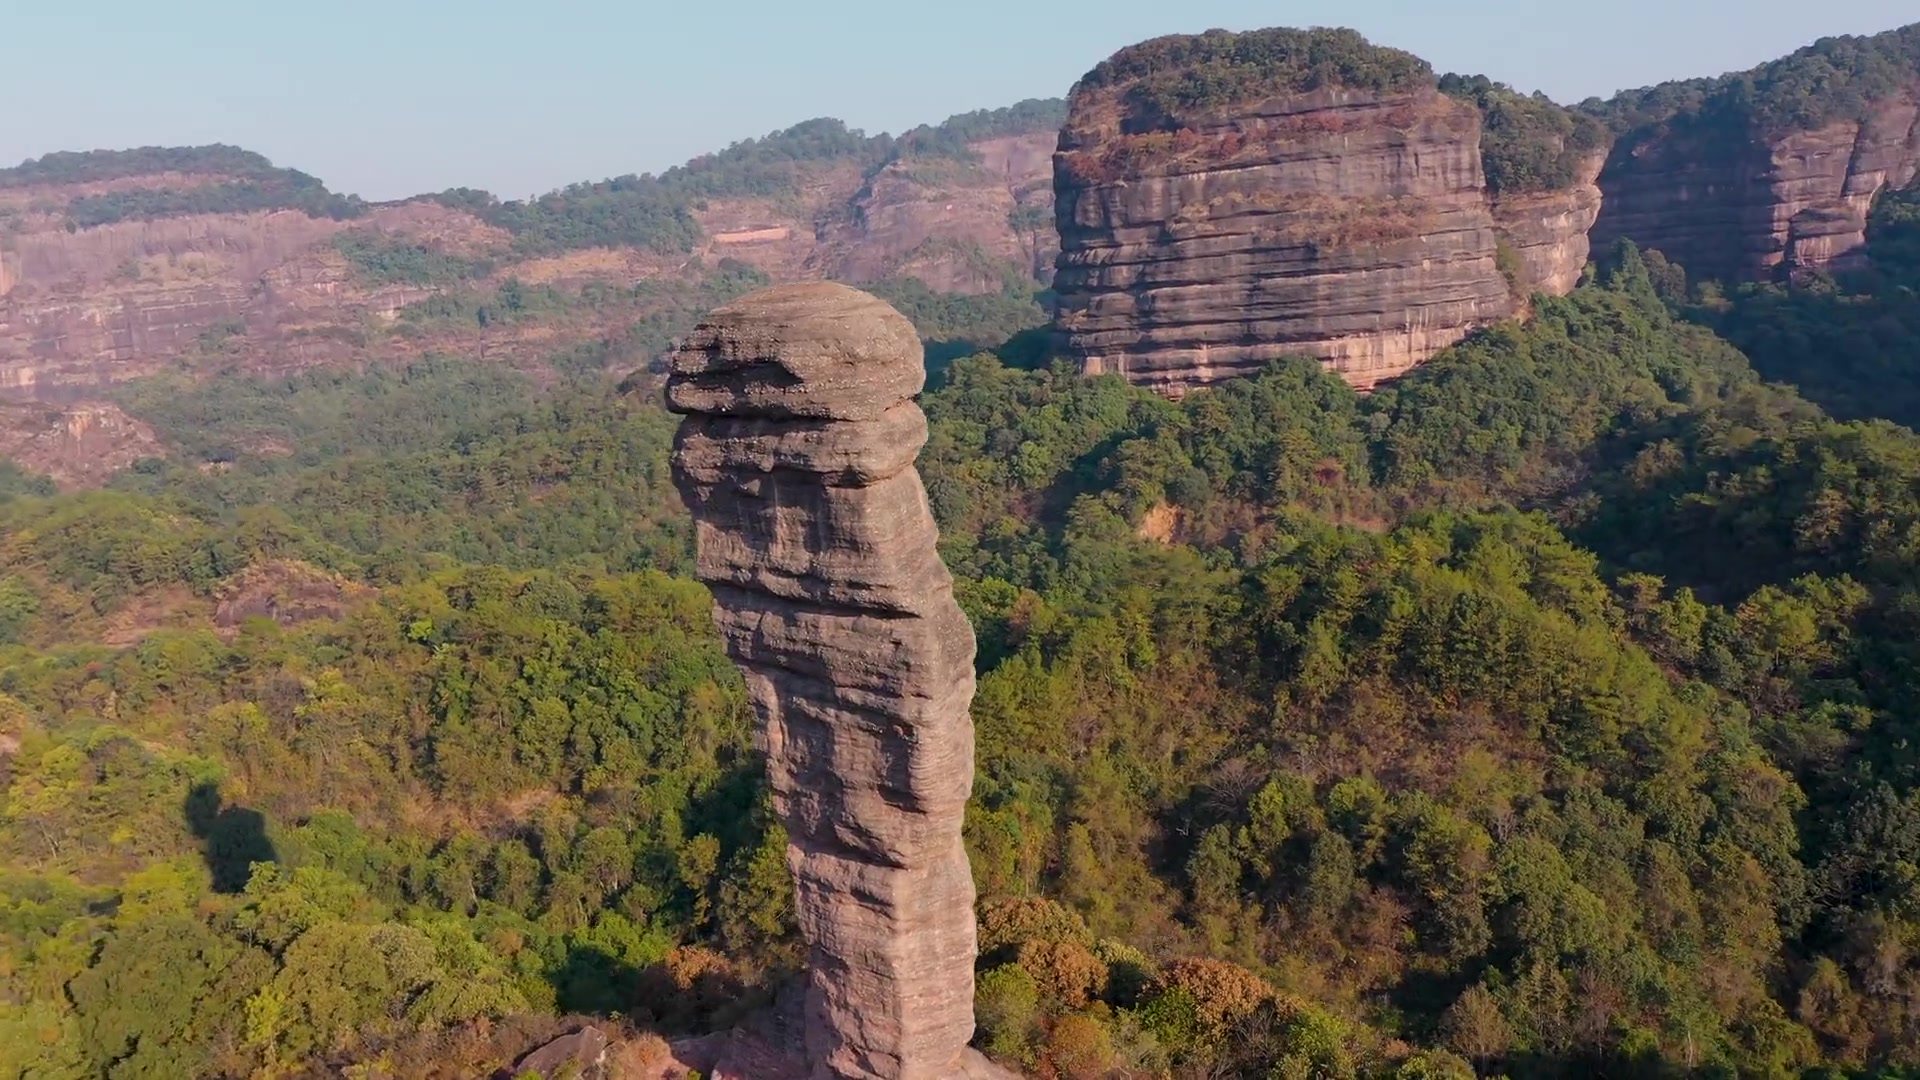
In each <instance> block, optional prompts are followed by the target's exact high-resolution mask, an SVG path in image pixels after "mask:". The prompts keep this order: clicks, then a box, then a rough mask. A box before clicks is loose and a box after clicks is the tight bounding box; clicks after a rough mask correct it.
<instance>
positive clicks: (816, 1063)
mask: <svg viewBox="0 0 1920 1080" xmlns="http://www.w3.org/2000/svg"><path fill="white" fill-rule="evenodd" d="M924 379H925V372H924V367H923V365H922V356H921V349H920V343H919V340H918V338H917V336H916V335H915V333H914V330H913V326H912V325H911V324H910V323H908V322H907V320H906V319H905V318H903V317H902V316H901V315H900V314H899V313H897V312H895V311H894V310H893V309H892V308H890V307H888V306H887V305H885V304H884V303H882V302H880V301H879V300H877V299H875V298H874V297H872V296H869V295H867V294H865V293H862V292H859V291H856V290H854V289H850V288H847V287H846V286H842V285H834V284H828V283H808V284H800V285H787V286H779V287H775V288H772V289H767V290H764V291H762V292H758V293H755V294H753V295H751V296H749V297H746V298H745V299H742V300H740V301H737V302H735V303H733V304H730V305H728V306H726V307H723V308H720V309H719V310H717V311H715V312H713V314H712V315H710V316H709V317H708V318H707V320H706V321H705V322H704V323H702V324H701V326H700V328H699V329H698V330H697V331H695V333H694V334H693V335H692V337H691V338H689V340H688V341H687V343H686V345H685V346H684V347H683V348H681V349H680V351H679V352H678V353H677V354H676V355H675V357H674V359H673V365H672V375H671V377H670V379H669V381H668V384H667V400H668V405H669V407H670V408H671V409H673V410H674V411H676V412H679V413H684V414H686V419H685V420H683V421H682V423H681V427H680V432H679V435H678V437H677V439H676V441H675V445H674V454H673V470H674V480H675V483H676V484H677V485H678V486H679V488H680V492H681V494H682V496H683V497H684V498H685V499H686V503H687V506H688V507H689V509H691V510H692V512H693V518H694V523H695V529H696V533H695V536H696V544H697V547H698V559H697V568H696V569H697V573H698V576H699V577H700V579H701V580H702V581H704V582H706V583H707V585H708V586H709V587H710V588H711V589H712V590H713V594H714V601H715V609H714V616H715V620H716V622H717V623H718V625H719V628H720V632H721V636H722V637H723V639H724V640H725V643H726V647H727V650H728V652H729V654H730V655H731V656H732V657H733V659H734V660H735V662H737V663H738V664H739V665H740V667H741V670H742V671H743V672H744V673H745V675H746V681H747V688H748V692H749V694H750V696H751V698H752V701H753V706H754V711H755V713H756V717H757V721H758V723H757V726H756V740H757V743H758V745H759V747H760V749H762V750H763V751H764V752H765V753H766V755H767V768H768V772H769V776H770V778H771V781H772V788H773V797H774V805H775V809H776V810H777V811H778V813H779V814H780V817H781V820H782V821H783V822H784V823H785V825H786V828H787V834H788V838H789V847H788V862H789V864H790V866H791V867H792V869H793V873H794V880H795V883H796V901H797V908H798V916H799V921H800V927H801V931H802V933H803V934H804V935H805V937H806V940H807V943H808V946H809V950H810V951H809V964H808V968H809V971H808V986H807V993H806V1003H805V1009H804V1022H803V1024H802V1029H803V1031H804V1040H803V1041H804V1044H805V1052H806V1058H807V1062H806V1065H807V1071H808V1072H810V1074H811V1075H813V1076H816V1077H844V1078H862V1080H866V1078H875V1080H878V1078H887V1080H895V1078H908V1080H935V1078H938V1080H949V1078H955V1077H962V1076H970V1075H972V1076H978V1075H987V1074H984V1073H982V1072H981V1071H980V1070H981V1068H982V1067H983V1066H984V1062H983V1061H980V1060H979V1059H978V1055H975V1054H972V1053H971V1052H970V1051H968V1049H967V1041H968V1039H969V1038H971V1037H972V1034H973V963H974V945H975V941H974V934H975V929H974V916H973V880H972V877H971V874H970V872H969V869H968V866H967V856H966V851H965V848H964V847H963V846H962V842H961V822H962V818H963V815H964V812H965V807H966V801H967V797H968V795H969V793H970V792H971V789H972V785H973V725H972V722H971V720H970V719H969V716H968V706H969V704H970V702H971V700H972V695H973V657H974V640H973V631H972V628H971V627H970V626H969V625H968V623H967V619H966V616H965V615H964V614H963V613H962V612H961V610H960V608H959V605H957V604H956V603H955V602H954V599H953V581H952V578H951V576H950V575H949V574H948V572H947V569H946V567H945V566H944V565H943V564H942V563H941V561H940V557H939V555H938V553H937V552H936V551H935V549H934V542H935V540H936V538H937V534H936V530H935V526H934V522H933V516H932V514H931V512H930V511H929V509H928V506H927V499H926V493H925V491H924V489H923V488H922V487H921V483H920V477H919V474H918V473H916V472H915V471H914V468H913V461H914V458H915V456H916V454H917V453H918V452H919V449H920V447H921V445H922V444H923V443H924V442H925V441H926V438H927V426H926V418H925V417H924V416H923V415H922V414H921V412H920V409H919V406H917V405H916V404H914V402H913V395H914V394H916V393H917V392H919V390H920V388H921V385H922V383H923V381H924Z"/></svg>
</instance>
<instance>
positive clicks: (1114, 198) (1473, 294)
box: [1054, 31, 1577, 392]
mask: <svg viewBox="0 0 1920 1080" xmlns="http://www.w3.org/2000/svg"><path fill="white" fill-rule="evenodd" d="M1337 34H1346V35H1347V36H1346V37H1341V38H1340V40H1339V41H1338V42H1337V44H1340V45H1342V46H1351V45H1352V43H1353V42H1358V49H1359V50H1363V51H1362V52H1361V56H1362V61H1363V62H1369V61H1370V60H1371V54H1388V60H1387V61H1386V62H1388V63H1392V64H1397V65H1398V66H1397V68H1395V69H1394V70H1396V71H1397V73H1398V74H1397V77H1395V78H1392V79H1373V80H1372V81H1371V82H1370V83H1369V84H1367V85H1361V86H1355V85H1345V84H1342V83H1340V82H1339V81H1338V80H1337V78H1336V77H1335V74H1333V73H1327V72H1316V71H1314V70H1313V69H1312V68H1311V65H1312V64H1313V63H1316V62H1317V61H1312V60H1308V59H1303V61H1302V63H1303V64H1307V65H1308V66H1309V74H1308V76H1307V77H1306V78H1305V79H1304V80H1303V79H1302V78H1301V77H1299V76H1298V74H1297V72H1294V71H1291V70H1289V71H1286V72H1283V73H1282V74H1280V75H1276V76H1275V77H1274V78H1272V79H1261V78H1258V77H1256V78H1254V79H1252V80H1243V82H1242V85H1238V86H1236V87H1235V90H1236V93H1234V94H1233V95H1232V96H1231V97H1230V98H1229V99H1228V100H1224V101H1209V100H1205V99H1204V98H1202V99H1201V100H1200V101H1199V102H1198V103H1196V104H1192V105H1187V104H1183V103H1182V102H1181V100H1180V97H1179V94H1178V93H1175V94H1172V95H1169V94H1166V93H1142V90H1143V88H1147V87H1150V86H1151V85H1152V83H1151V80H1154V79H1161V80H1164V79H1165V76H1164V74H1158V73H1157V71H1158V65H1156V64H1155V63H1152V62H1149V61H1147V60H1144V59H1143V58H1142V57H1141V56H1140V55H1139V50H1157V51H1158V52H1160V53H1168V52H1169V51H1170V50H1171V51H1172V52H1173V53H1174V54H1175V60H1174V66H1175V67H1177V66H1178V63H1179V62H1180V61H1181V60H1182V59H1189V60H1190V58H1191V57H1192V56H1193V55H1194V54H1196V53H1200V54H1204V55H1209V56H1213V55H1222V56H1226V57H1227V60H1226V61H1224V62H1221V61H1216V62H1214V63H1213V64H1212V67H1213V68H1215V69H1221V70H1226V71H1228V72H1231V71H1232V70H1233V69H1232V68H1231V67H1230V66H1228V65H1230V64H1231V63H1233V59H1234V57H1236V56H1238V55H1242V54H1244V53H1253V52H1255V50H1252V49H1249V48H1246V47H1245V46H1246V45H1248V44H1249V43H1252V44H1258V45H1260V46H1261V50H1260V51H1259V55H1267V56H1271V55H1273V54H1275V53H1276V52H1277V53H1278V54H1280V55H1282V56H1284V55H1286V53H1287V50H1296V51H1298V52H1299V53H1300V55H1301V56H1302V57H1303V58H1305V57H1308V56H1310V55H1311V54H1312V50H1313V49H1315V48H1317V47H1318V45H1317V44H1316V43H1317V42H1320V41H1321V40H1322V38H1325V37H1328V36H1329V35H1337ZM1209 39H1214V41H1216V42H1217V44H1213V45H1210V44H1209V43H1208V42H1209ZM1364 50H1371V54H1369V53H1367V52H1364ZM1213 75H1214V73H1213V72H1211V71H1204V72H1199V73H1197V76H1196V79H1195V80H1194V81H1195V82H1196V83H1197V84H1199V85H1201V86H1202V87H1204V86H1205V85H1206V84H1205V82H1204V80H1205V79H1206V78H1209V77H1213ZM1303 81H1305V82H1311V83H1312V84H1313V85H1312V87H1311V88H1305V87H1303V86H1302V85H1301V83H1302V82H1303ZM1383 82H1384V83H1386V85H1380V84H1381V83H1383ZM1169 99H1171V100H1169ZM1479 135H1480V114H1479V112H1478V110H1476V109H1475V108H1474V107H1473V106H1472V105H1469V104H1465V103H1462V102H1459V101H1456V100H1454V99H1452V98H1449V97H1446V96H1443V95H1442V94H1440V93H1439V92H1438V91H1437V90H1436V89H1435V87H1434V82H1433V78H1432V73H1431V70H1430V69H1428V68H1427V67H1426V65H1425V64H1424V63H1421V62H1419V61H1417V60H1415V59H1413V58H1411V57H1407V56H1406V55H1405V54H1395V53H1393V52H1392V50H1373V49H1372V47H1371V46H1367V45H1366V44H1365V42H1364V41H1359V39H1358V36H1357V35H1351V34H1350V32H1324V31H1314V32H1311V33H1308V32H1295V31H1262V32H1260V34H1259V35H1257V36H1256V35H1238V36H1235V35H1218V36H1217V37H1216V35H1207V36H1205V37H1203V38H1200V39H1163V40H1161V41H1158V42H1149V43H1147V44H1146V45H1143V46H1136V47H1135V48H1134V49H1133V50H1123V51H1122V52H1121V53H1120V54H1117V55H1116V56H1115V57H1114V58H1113V59H1112V60H1110V61H1108V62H1107V64H1105V65H1102V67H1101V68H1097V69H1095V71H1094V72H1093V73H1092V74H1090V75H1089V76H1088V78H1087V79H1084V80H1082V82H1081V83H1080V85H1079V86H1077V87H1076V88H1075V91H1074V94H1073V96H1072V99H1071V115H1070V117H1069V119H1068V121H1067V125H1066V127H1065V129H1064V130H1063V131H1062V132H1061V136H1060V148H1059V153H1058V154H1057V156H1056V158H1055V170H1054V182H1055V191H1056V198H1057V202H1056V205H1057V221H1058V226H1059V230H1060V238H1061V245H1062V252H1061V256H1060V262H1059V273H1058V276H1057V278H1056V281H1055V288H1056V290H1057V291H1058V294H1059V298H1060V301H1059V304H1060V311H1059V324H1058V325H1059V331H1060V333H1059V340H1060V345H1061V347H1062V349H1063V350H1064V351H1065V352H1067V353H1068V354H1069V355H1071V356H1073V357H1076V358H1078V360H1079V361H1080V363H1081V366H1082V368H1083V370H1085V371H1088V372H1094V373H1097V372H1103V371H1118V372H1121V373H1123V374H1125V375H1126V376H1127V377H1128V378H1129V379H1130V380H1132V381H1134V382H1136V383H1141V384H1145V385H1151V386H1155V387H1158V388H1162V389H1165V390H1169V391H1173V392H1178V391H1179V390H1182V389H1184V388H1185V387H1188V386H1193V385H1199V384H1205V383H1210V382H1215V381H1218V380H1221V379H1226V378H1231V377H1233V376H1236V375H1242V374H1247V373H1250V372H1253V371H1256V370H1258V369H1259V368H1261V367H1262V366H1264V365H1265V364H1267V363H1268V362H1270V361H1272V360H1274V359H1276V358H1278V357H1281V356H1286V355H1303V354H1304V355H1309V356H1316V357H1319V358H1321V359H1322V360H1323V361H1324V362H1325V363H1326V365H1327V366H1328V367H1330V368H1331V369H1333V370H1334V371H1337V372H1339V373H1340V374H1341V375H1342V376H1343V377H1345V378H1346V379H1347V380H1348V381H1349V382H1351V383H1353V384H1354V385H1356V386H1360V387H1369V386H1372V385H1374V384H1375V383H1377V382H1379V381H1380V380H1382V379H1388V378H1392V377H1394V376H1396V375H1398V374H1400V373H1402V372H1404V371H1406V370H1407V369H1409V368H1411V367H1413V366H1414V365H1416V364H1418V363H1420V362H1421V361H1423V360H1425V359H1426V358H1428V357H1429V356H1431V355H1432V354H1433V353H1434V352H1436V351H1438V350H1439V349H1441V348H1444V347H1445V346H1447V345H1451V344H1453V343H1454V342H1456V341H1458V340H1460V339H1461V338H1462V337H1464V336H1465V335H1466V334H1467V333H1468V332H1470V331H1471V330H1472V329H1474V328H1475V327H1478V326H1483V325H1486V324H1489V323H1492V322H1496V321H1498V320H1500V319H1503V318H1505V317H1507V316H1508V315H1509V314H1511V313H1512V312H1513V311H1514V309H1515V297H1514V295H1513V292H1512V290H1511V289H1510V287H1509V285H1508V282H1507V281H1506V279H1505V278H1504V277H1503V276H1502V274H1501V271H1500V268H1499V266H1498V260H1497V258H1496V254H1497V245H1498V236H1497V233H1496V229H1495V220H1494V215H1493V213H1492V210H1491V208H1490V204H1489V199H1488V197H1487V194H1486V190H1485V188H1486V183H1485V177H1484V174H1483V172H1482V166H1481V158H1480V145H1479ZM1573 216H1575V217H1577V214H1574V215H1573ZM1557 243H1558V241H1557V240H1552V239H1549V238H1548V237H1546V236H1545V235H1544V230H1543V232H1542V235H1541V236H1540V237H1539V238H1538V239H1537V240H1536V241H1535V242H1534V243H1532V244H1530V245H1529V246H1530V247H1533V248H1535V249H1536V250H1538V251H1540V252H1541V253H1542V254H1541V255H1540V256H1539V258H1540V261H1541V262H1542V263H1543V264H1545V263H1554V264H1555V265H1556V268H1557V264H1558V261H1559V260H1561V259H1562V258H1570V257H1571V255H1570V254H1548V253H1547V252H1548V250H1549V249H1551V248H1553V247H1554V246H1555V244H1557ZM1545 276H1547V277H1549V278H1553V277H1556V276H1564V275H1563V274H1559V273H1557V272H1550V273H1548V274H1546V275H1545Z"/></svg>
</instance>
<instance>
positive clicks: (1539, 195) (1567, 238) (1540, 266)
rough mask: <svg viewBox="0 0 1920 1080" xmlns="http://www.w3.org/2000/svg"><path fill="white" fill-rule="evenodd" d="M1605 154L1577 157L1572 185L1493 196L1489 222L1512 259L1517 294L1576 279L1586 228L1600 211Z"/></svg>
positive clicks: (1562, 288) (1554, 290) (1554, 288)
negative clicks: (1580, 160) (1580, 159)
mask: <svg viewBox="0 0 1920 1080" xmlns="http://www.w3.org/2000/svg"><path fill="white" fill-rule="evenodd" d="M1605 161H1606V155H1605V154H1595V155H1593V156H1592V157H1591V158H1589V159H1588V160H1587V161H1585V162H1584V163H1582V165H1581V168H1580V174H1579V176H1577V177H1576V178H1575V181H1574V184H1573V186H1572V187H1569V188H1566V189H1564V190H1559V191H1538V192H1526V193H1523V194H1518V195H1502V196H1498V197H1496V198H1495V199H1494V200H1493V224H1494V228H1495V229H1496V230H1497V231H1498V232H1499V235H1500V239H1501V240H1502V241H1503V242H1505V243H1506V244H1507V245H1508V246H1509V247H1510V248H1511V249H1512V250H1513V253H1514V257H1515V258H1516V259H1517V260H1518V262H1519V266H1518V267H1517V270H1518V275H1519V280H1518V281H1517V282H1515V284H1516V285H1517V286H1518V287H1519V290H1520V292H1521V293H1522V295H1531V294H1533V293H1548V294H1550V295H1553V296H1565V295H1566V294H1568V293H1570V292H1572V291H1573V288H1574V286H1576V285H1578V284H1580V275H1581V274H1582V273H1583V272H1584V271H1585V270H1586V268H1587V257H1588V255H1590V254H1591V253H1592V252H1591V245H1590V243H1589V239H1588V236H1589V230H1591V229H1592V228H1593V223H1594V221H1595V220H1596V219H1597V218H1598V217H1599V216H1600V205H1601V195H1600V186H1599V183H1598V178H1599V176H1600V166H1601V165H1602V164H1603V163H1604V162H1605Z"/></svg>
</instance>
